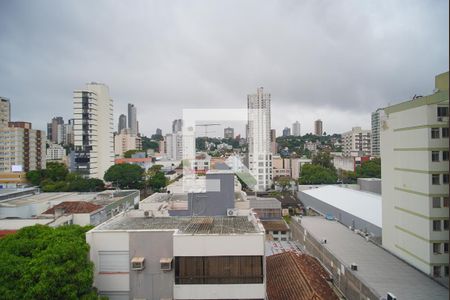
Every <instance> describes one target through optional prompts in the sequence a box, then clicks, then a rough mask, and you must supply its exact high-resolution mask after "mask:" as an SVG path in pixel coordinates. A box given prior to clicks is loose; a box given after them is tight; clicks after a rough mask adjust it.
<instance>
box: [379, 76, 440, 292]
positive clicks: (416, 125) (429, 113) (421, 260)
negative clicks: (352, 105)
mask: <svg viewBox="0 0 450 300" xmlns="http://www.w3.org/2000/svg"><path fill="white" fill-rule="evenodd" d="M448 80H449V77H448V72H447V73H444V74H440V75H438V76H436V92H435V93H434V94H432V95H429V96H425V97H420V98H416V99H413V100H408V101H405V102H403V103H399V104H396V105H392V106H389V107H387V108H385V109H384V112H385V116H383V117H382V120H381V178H382V216H383V238H382V240H383V246H384V247H385V248H386V249H388V250H389V251H391V252H393V253H395V254H396V255H398V256H399V257H401V258H402V259H404V260H405V261H407V262H409V263H410V264H412V265H413V266H415V267H416V268H418V269H419V270H422V271H423V272H425V273H426V274H429V275H431V276H433V277H435V278H436V279H438V280H440V281H442V282H443V283H446V284H447V285H448V263H449V254H448V240H449V238H448V236H449V208H448V205H449V188H448V187H449V126H448V121H449V98H448Z"/></svg>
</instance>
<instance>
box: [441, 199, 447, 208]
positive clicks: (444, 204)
mask: <svg viewBox="0 0 450 300" xmlns="http://www.w3.org/2000/svg"><path fill="white" fill-rule="evenodd" d="M442 206H443V207H448V197H444V201H443V205H442Z"/></svg>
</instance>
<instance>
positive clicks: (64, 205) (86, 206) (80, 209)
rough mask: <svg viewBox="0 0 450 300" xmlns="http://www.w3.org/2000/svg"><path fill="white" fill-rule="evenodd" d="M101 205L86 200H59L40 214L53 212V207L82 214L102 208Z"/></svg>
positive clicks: (67, 212) (65, 211) (68, 212)
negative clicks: (59, 201)
mask: <svg viewBox="0 0 450 300" xmlns="http://www.w3.org/2000/svg"><path fill="white" fill-rule="evenodd" d="M102 207H103V206H102V205H98V204H94V203H90V202H86V201H66V202H61V203H59V204H57V205H55V206H53V207H52V208H50V209H48V210H46V211H44V212H43V213H42V214H44V215H48V214H54V213H55V209H63V210H64V213H66V214H83V213H91V212H93V211H96V210H98V209H100V208H102Z"/></svg>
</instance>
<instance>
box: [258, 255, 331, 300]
mask: <svg viewBox="0 0 450 300" xmlns="http://www.w3.org/2000/svg"><path fill="white" fill-rule="evenodd" d="M329 278H330V275H329V274H328V273H327V272H326V271H325V270H324V269H323V267H322V266H321V265H320V263H319V262H318V261H317V260H316V259H315V258H313V257H311V256H309V255H306V254H297V253H294V252H290V251H288V252H283V253H279V254H275V255H272V256H269V257H267V295H268V299H269V300H278V299H279V300H290V299H292V300H294V299H295V300H302V299H305V300H306V299H307V300H311V299H317V300H319V299H327V300H332V299H336V300H337V299H339V298H338V297H337V295H336V294H335V293H334V291H333V289H332V288H331V287H330V284H329V283H328V282H327V279H329Z"/></svg>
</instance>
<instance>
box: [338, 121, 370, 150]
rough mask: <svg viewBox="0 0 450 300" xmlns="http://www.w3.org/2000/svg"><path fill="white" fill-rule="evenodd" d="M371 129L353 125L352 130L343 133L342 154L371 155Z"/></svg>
mask: <svg viewBox="0 0 450 300" xmlns="http://www.w3.org/2000/svg"><path fill="white" fill-rule="evenodd" d="M370 136H371V132H370V130H363V129H361V127H353V128H352V130H351V131H347V132H344V133H343V134H342V142H343V145H342V154H343V155H344V156H365V155H370V152H371V151H372V148H371V146H370Z"/></svg>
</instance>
